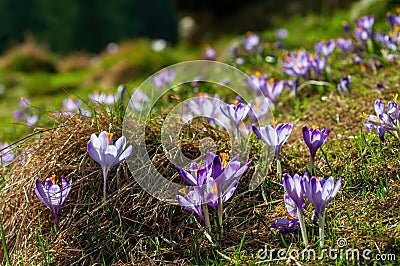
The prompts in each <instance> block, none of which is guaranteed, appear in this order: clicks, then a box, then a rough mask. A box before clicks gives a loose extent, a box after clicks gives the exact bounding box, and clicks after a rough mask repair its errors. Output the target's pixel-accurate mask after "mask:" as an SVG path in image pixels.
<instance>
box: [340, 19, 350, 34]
mask: <svg viewBox="0 0 400 266" xmlns="http://www.w3.org/2000/svg"><path fill="white" fill-rule="evenodd" d="M342 27H343V31H344V32H345V33H349V32H350V25H349V23H348V22H347V21H342Z"/></svg>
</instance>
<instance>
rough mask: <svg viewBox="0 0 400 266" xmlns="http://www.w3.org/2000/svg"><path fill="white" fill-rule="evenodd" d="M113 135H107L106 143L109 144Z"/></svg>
mask: <svg viewBox="0 0 400 266" xmlns="http://www.w3.org/2000/svg"><path fill="white" fill-rule="evenodd" d="M112 136H113V133H107V143H108V144H110V142H111V139H112Z"/></svg>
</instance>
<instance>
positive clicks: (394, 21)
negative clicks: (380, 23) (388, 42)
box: [386, 12, 400, 30]
mask: <svg viewBox="0 0 400 266" xmlns="http://www.w3.org/2000/svg"><path fill="white" fill-rule="evenodd" d="M386 18H387V21H388V23H389V26H390V29H392V30H393V29H394V27H395V26H396V25H397V26H400V16H399V15H393V14H392V13H391V12H387V13H386Z"/></svg>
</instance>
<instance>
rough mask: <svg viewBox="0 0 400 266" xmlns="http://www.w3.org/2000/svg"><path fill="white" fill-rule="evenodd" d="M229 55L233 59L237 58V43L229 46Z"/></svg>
mask: <svg viewBox="0 0 400 266" xmlns="http://www.w3.org/2000/svg"><path fill="white" fill-rule="evenodd" d="M231 53H232V56H233V57H234V58H237V57H238V56H239V43H238V42H234V43H233V44H232V45H231Z"/></svg>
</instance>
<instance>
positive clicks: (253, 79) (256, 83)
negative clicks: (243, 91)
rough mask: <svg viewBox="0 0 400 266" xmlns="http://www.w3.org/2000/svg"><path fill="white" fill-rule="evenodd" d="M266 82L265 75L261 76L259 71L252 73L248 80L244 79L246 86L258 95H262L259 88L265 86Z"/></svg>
mask: <svg viewBox="0 0 400 266" xmlns="http://www.w3.org/2000/svg"><path fill="white" fill-rule="evenodd" d="M267 82H268V76H267V75H261V73H260V72H259V71H256V72H254V74H253V75H251V76H250V77H249V78H247V79H246V83H247V86H249V88H251V89H253V90H254V91H255V92H256V93H257V94H258V95H261V94H262V91H261V88H263V87H265V86H266V83H267Z"/></svg>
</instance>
